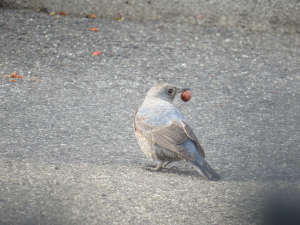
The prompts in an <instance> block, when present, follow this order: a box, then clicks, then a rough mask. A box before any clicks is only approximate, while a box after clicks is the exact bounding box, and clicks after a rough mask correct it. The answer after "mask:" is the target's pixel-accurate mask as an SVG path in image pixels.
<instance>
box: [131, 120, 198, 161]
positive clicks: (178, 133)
mask: <svg viewBox="0 0 300 225" xmlns="http://www.w3.org/2000/svg"><path fill="white" fill-rule="evenodd" d="M134 129H135V131H136V132H139V133H141V134H143V135H144V136H145V137H146V138H147V139H148V140H149V141H150V142H151V143H153V144H154V143H155V144H158V145H160V146H162V147H164V148H166V149H169V150H171V151H174V152H176V153H178V154H179V155H181V156H183V157H184V158H186V159H189V160H195V159H194V157H193V156H191V155H190V154H189V153H188V152H187V151H186V149H185V148H184V146H183V142H184V141H185V140H186V139H187V138H188V136H187V134H186V132H185V130H184V129H183V128H182V127H181V126H180V124H179V123H178V122H177V121H173V123H172V124H170V125H169V126H166V127H152V126H149V125H148V124H147V123H145V122H144V121H143V119H142V118H136V116H135V121H134Z"/></svg>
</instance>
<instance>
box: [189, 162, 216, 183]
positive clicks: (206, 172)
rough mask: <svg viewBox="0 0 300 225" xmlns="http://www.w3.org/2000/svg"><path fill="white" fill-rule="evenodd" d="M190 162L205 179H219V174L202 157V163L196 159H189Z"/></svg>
mask: <svg viewBox="0 0 300 225" xmlns="http://www.w3.org/2000/svg"><path fill="white" fill-rule="evenodd" d="M190 163H191V164H192V165H193V166H194V167H195V169H196V170H197V171H198V172H199V173H200V174H201V175H202V176H204V177H205V178H206V179H208V180H215V181H217V180H220V179H221V177H220V175H219V174H217V173H216V171H214V170H213V169H212V168H211V167H210V166H209V165H208V163H207V162H206V160H204V159H203V161H202V163H201V164H200V163H198V162H196V161H190Z"/></svg>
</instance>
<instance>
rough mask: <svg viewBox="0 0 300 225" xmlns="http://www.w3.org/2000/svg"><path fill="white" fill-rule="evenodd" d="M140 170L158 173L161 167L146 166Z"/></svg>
mask: <svg viewBox="0 0 300 225" xmlns="http://www.w3.org/2000/svg"><path fill="white" fill-rule="evenodd" d="M142 168H143V169H145V170H149V171H152V172H158V171H160V170H161V169H162V166H161V165H159V166H154V165H148V166H142Z"/></svg>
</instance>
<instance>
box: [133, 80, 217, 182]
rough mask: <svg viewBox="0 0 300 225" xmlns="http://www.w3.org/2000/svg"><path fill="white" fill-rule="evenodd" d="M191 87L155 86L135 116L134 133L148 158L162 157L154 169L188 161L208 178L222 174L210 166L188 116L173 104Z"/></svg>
mask: <svg viewBox="0 0 300 225" xmlns="http://www.w3.org/2000/svg"><path fill="white" fill-rule="evenodd" d="M188 90H190V89H189V88H177V87H175V86H172V85H169V84H159V85H156V86H155V87H153V88H151V89H150V90H149V91H148V93H147V96H146V98H145V100H144V102H143V103H142V105H141V107H140V108H139V109H138V110H137V111H136V113H135V116H134V133H135V136H136V139H137V142H138V144H139V145H140V147H141V149H142V150H143V152H144V153H145V155H146V156H147V157H148V158H152V159H157V160H160V161H161V162H160V164H159V165H158V166H157V167H156V168H155V169H152V170H153V171H160V170H161V169H162V168H165V167H166V166H167V165H168V164H169V163H171V162H173V161H178V160H185V161H187V162H189V163H191V164H192V166H194V167H195V168H196V169H197V171H198V172H199V173H200V174H201V175H202V176H203V177H205V178H206V179H208V180H219V179H220V176H219V175H218V174H217V173H216V172H215V171H214V170H213V169H212V168H211V167H210V166H209V165H208V163H207V162H206V160H205V159H204V158H205V153H204V150H203V149H202V147H201V145H200V143H199V141H198V139H197V137H196V135H195V134H194V132H193V130H192V129H191V128H190V126H189V124H188V122H187V119H186V118H185V117H184V115H183V114H182V113H181V112H180V111H179V110H178V109H177V108H176V107H175V106H174V105H173V104H172V102H173V100H174V97H175V95H176V94H177V93H182V92H184V91H188Z"/></svg>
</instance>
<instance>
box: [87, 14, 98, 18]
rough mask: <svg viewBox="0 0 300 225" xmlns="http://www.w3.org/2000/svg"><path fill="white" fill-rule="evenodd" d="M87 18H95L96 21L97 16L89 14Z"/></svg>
mask: <svg viewBox="0 0 300 225" xmlns="http://www.w3.org/2000/svg"><path fill="white" fill-rule="evenodd" d="M86 17H87V18H93V19H96V18H97V16H96V15H95V14H89V15H87V16H86Z"/></svg>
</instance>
